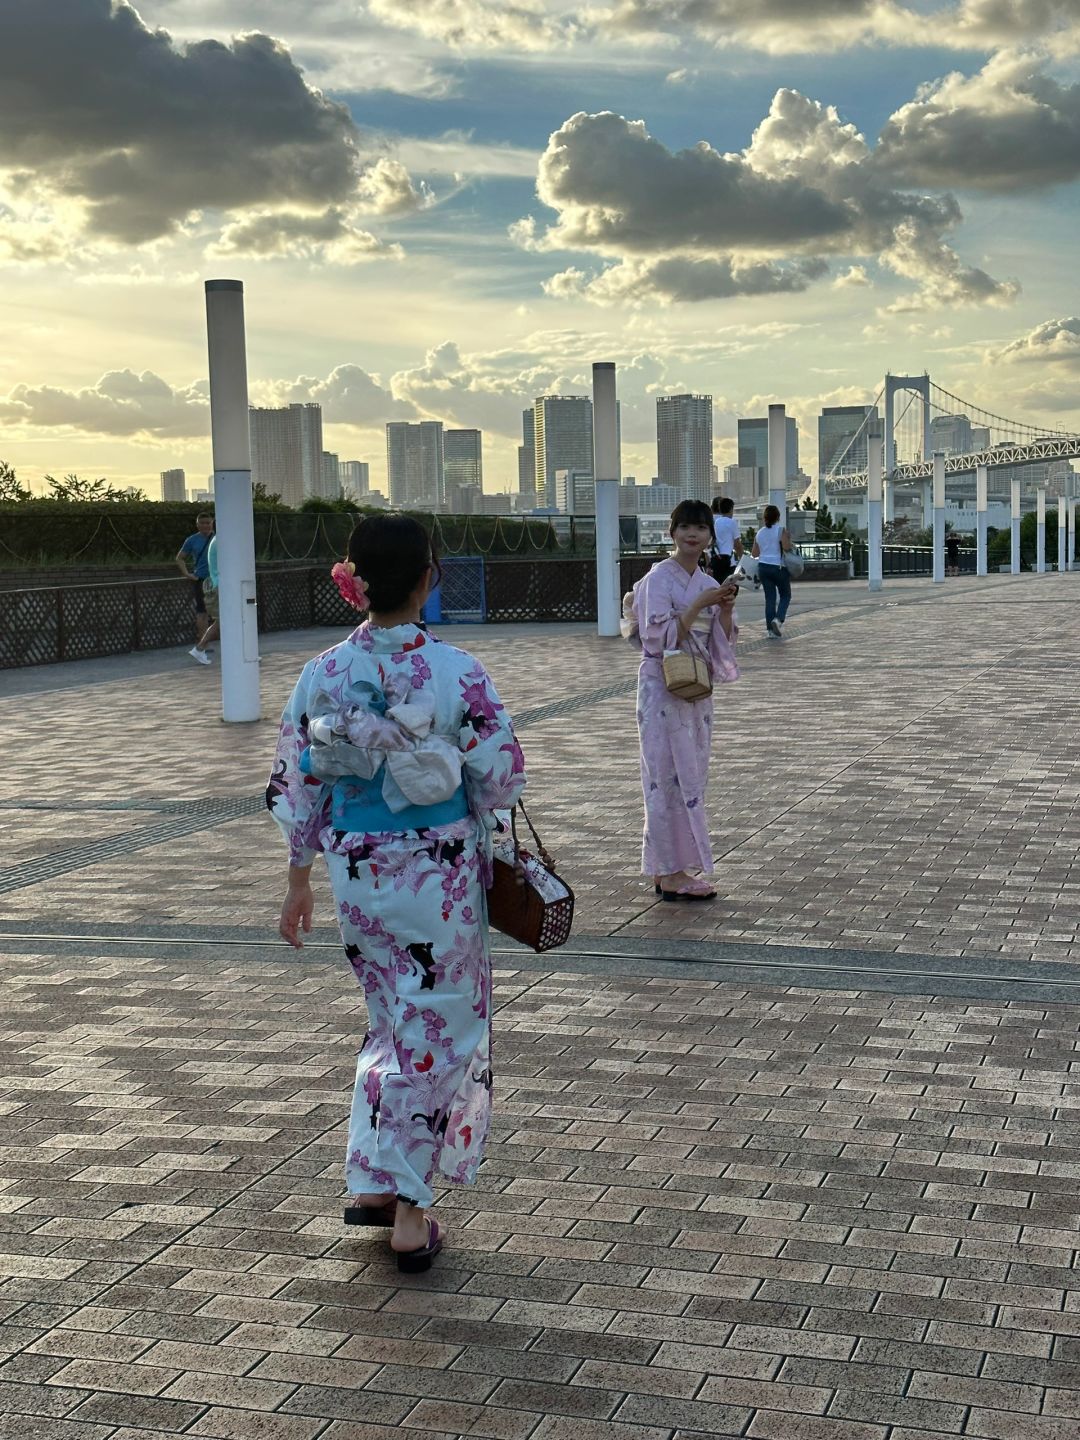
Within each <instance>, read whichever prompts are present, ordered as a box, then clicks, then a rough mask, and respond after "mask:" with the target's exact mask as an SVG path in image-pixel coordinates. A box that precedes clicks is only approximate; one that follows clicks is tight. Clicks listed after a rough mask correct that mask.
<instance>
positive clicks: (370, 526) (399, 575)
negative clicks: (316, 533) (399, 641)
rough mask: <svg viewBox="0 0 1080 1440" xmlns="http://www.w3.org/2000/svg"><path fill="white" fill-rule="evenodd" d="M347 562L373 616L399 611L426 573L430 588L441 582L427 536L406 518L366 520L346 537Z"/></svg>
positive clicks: (418, 526)
mask: <svg viewBox="0 0 1080 1440" xmlns="http://www.w3.org/2000/svg"><path fill="white" fill-rule="evenodd" d="M349 559H350V560H351V561H352V562H353V564H354V565H355V566H356V573H357V575H358V576H359V577H360V579H361V580H363V581H364V582H365V583H366V585H367V595H368V601H369V602H370V605H371V608H372V610H374V611H375V613H376V614H378V613H379V611H382V612H383V613H384V614H389V613H391V612H392V611H394V610H400V609H401V608H402V606H404V605H405V603H406V601H407V600H408V598H409V596H410V595H411V594H412V593H413V591H414V590H415V589H416V587H417V586H418V585H419V584H420V581H421V580H422V579H423V576H424V572H425V571H426V570H429V569H430V570H433V571H434V572H435V573H434V575H433V576H432V581H431V583H432V585H433V586H434V585H436V584H438V582H439V580H440V579H441V578H442V570H441V569H440V567H439V557H438V555H436V553H435V547H434V545H433V543H432V540H431V536H430V535H429V534H428V532H427V531H426V530H425V529H424V527H423V525H421V524H420V522H419V520H414V519H413V518H412V517H411V516H410V515H368V516H366V517H365V518H364V519H363V520H361V521H360V523H359V524H358V525H357V526H356V527H355V528H354V530H353V532H352V534H351V535H350V536H349Z"/></svg>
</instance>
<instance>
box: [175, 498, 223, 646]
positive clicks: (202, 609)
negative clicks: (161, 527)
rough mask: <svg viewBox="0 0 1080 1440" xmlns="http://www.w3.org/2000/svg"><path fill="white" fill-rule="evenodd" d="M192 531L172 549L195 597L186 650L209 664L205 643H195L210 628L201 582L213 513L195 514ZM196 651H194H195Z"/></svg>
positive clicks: (207, 570) (207, 559)
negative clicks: (190, 644) (192, 625)
mask: <svg viewBox="0 0 1080 1440" xmlns="http://www.w3.org/2000/svg"><path fill="white" fill-rule="evenodd" d="M195 526H196V529H195V533H194V535H189V536H188V537H187V539H186V540H185V541H184V543H183V545H181V546H180V549H179V550H178V551H177V552H176V563H177V565H178V566H179V569H180V573H181V575H183V577H184V579H185V580H191V581H192V582H193V583H194V597H195V636H196V642H197V643H196V645H194V646H193V647H192V648H191V649H190V650H189V651H188V654H189V655H191V656H192V658H193V659H195V660H198V661H199V662H200V664H203V665H209V664H210V657H209V655H207V653H206V648H205V643H203V649H202V650H201V651H199V650H198V643H199V642H203V641H204V636H205V635H206V632H207V631H208V630H209V629H210V627H211V625H212V623H213V621H212V619H211V616H210V613H209V611H208V609H207V606H206V596H205V593H204V584H205V581H206V578H207V576H208V575H209V574H210V541H211V540H212V539H213V538H214V517H213V516H212V515H199V516H197V517H196V520H195ZM188 561H190V562H191V569H190V570H189V569H188ZM197 652H198V653H197Z"/></svg>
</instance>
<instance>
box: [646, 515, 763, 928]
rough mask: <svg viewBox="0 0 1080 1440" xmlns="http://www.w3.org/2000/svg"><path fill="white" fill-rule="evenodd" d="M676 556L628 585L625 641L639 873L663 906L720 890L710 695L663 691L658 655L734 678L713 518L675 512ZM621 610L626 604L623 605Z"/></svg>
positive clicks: (729, 604)
mask: <svg viewBox="0 0 1080 1440" xmlns="http://www.w3.org/2000/svg"><path fill="white" fill-rule="evenodd" d="M669 533H670V535H671V538H672V540H673V541H674V547H675V548H674V550H673V551H672V553H671V554H670V555H669V556H668V558H667V559H665V560H660V561H658V562H657V563H656V564H655V565H654V566H653V567H652V569H651V570H650V571H649V573H648V574H647V575H646V576H645V577H644V578H643V579H642V580H639V581H638V583H637V584H636V585H635V586H634V590H633V596H632V599H631V600H630V601H629V605H628V609H629V611H630V615H631V617H632V618H630V619H629V620H628V622H627V623H628V627H629V628H628V631H627V633H628V635H629V636H631V637H632V636H634V635H636V638H637V639H638V641H639V642H640V644H641V649H642V652H643V653H642V657H641V665H640V667H639V670H638V701H637V721H638V734H639V737H640V742H641V788H642V790H643V792H644V798H645V832H644V835H643V837H642V853H641V862H642V870H643V872H644V873H645V874H646V875H649V876H651V877H652V880H653V884H654V885H655V887H656V891H657V893H658V894H659V895H661V896H662V898H663V899H664V900H669V901H676V900H682V901H693V900H711V899H712V898H713V897H714V896H715V894H716V891H715V890H714V888H713V886H712V883H711V881H710V879H709V877H710V876H711V874H712V870H713V854H712V846H711V844H710V842H709V817H708V814H707V812H706V808H705V789H706V783H707V780H708V773H709V751H710V749H711V746H712V721H713V701H712V695H711V694H709V695H706V696H704V697H703V698H702V699H699V700H684V699H682V698H680V697H679V696H678V695H675V694H673V693H672V692H671V691H669V690H668V688H667V685H666V684H665V681H664V656H665V654H668V653H670V652H671V651H674V650H687V651H689V652H690V653H692V654H696V655H698V656H699V657H701V658H703V659H704V660H705V661H706V664H707V666H708V670H709V674H710V677H711V679H712V682H713V684H714V685H715V684H722V683H724V682H725V681H730V680H737V679H738V678H739V667H738V665H737V664H736V662H735V649H734V647H735V640H736V636H737V634H738V629H737V626H736V623H735V614H734V609H733V607H734V604H735V597H736V595H738V593H739V587H738V585H736V584H735V582H734V581H733V580H726V581H725V582H724V584H723V585H720V586H717V585H715V584H714V583H713V582H712V580H711V579H710V578H709V576H708V574H707V573H706V572H705V571H704V570H703V569H702V568H701V559H702V556H703V555H704V554H705V552H706V551H707V550H708V548H709V544H710V542H711V540H712V512H711V511H710V510H709V507H708V506H707V505H706V504H705V503H704V501H702V500H684V501H682V502H681V504H679V505H677V506H676V507H675V509H674V511H673V512H672V516H671V525H670V530H669ZM625 603H626V602H624V604H625Z"/></svg>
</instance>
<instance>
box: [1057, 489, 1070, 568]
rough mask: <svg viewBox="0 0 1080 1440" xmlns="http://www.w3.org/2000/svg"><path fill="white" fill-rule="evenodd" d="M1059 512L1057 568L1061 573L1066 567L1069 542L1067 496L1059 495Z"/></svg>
mask: <svg viewBox="0 0 1080 1440" xmlns="http://www.w3.org/2000/svg"><path fill="white" fill-rule="evenodd" d="M1057 512H1058V553H1057V568H1058V574H1059V575H1060V574H1061V572H1062V571H1063V570H1064V569H1065V555H1066V546H1067V542H1068V535H1067V531H1068V521H1067V507H1066V503H1065V496H1064V495H1059V496H1058V503H1057Z"/></svg>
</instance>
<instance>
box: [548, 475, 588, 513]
mask: <svg viewBox="0 0 1080 1440" xmlns="http://www.w3.org/2000/svg"><path fill="white" fill-rule="evenodd" d="M555 508H556V509H557V510H561V511H562V512H563V514H565V515H595V514H596V481H595V480H594V479H593V477H592V473H591V472H590V471H583V470H556V471H555Z"/></svg>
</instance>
